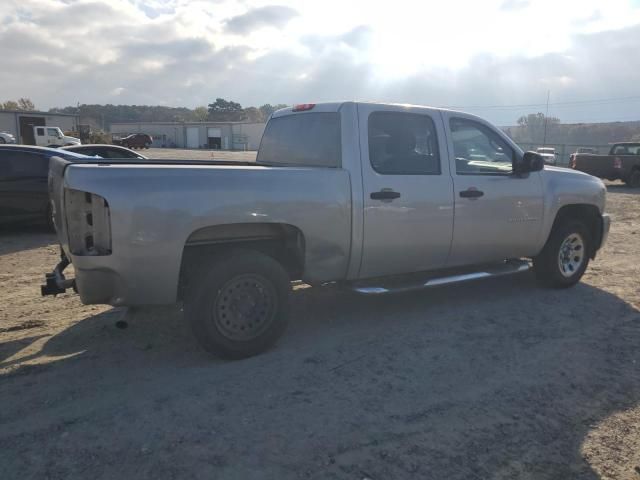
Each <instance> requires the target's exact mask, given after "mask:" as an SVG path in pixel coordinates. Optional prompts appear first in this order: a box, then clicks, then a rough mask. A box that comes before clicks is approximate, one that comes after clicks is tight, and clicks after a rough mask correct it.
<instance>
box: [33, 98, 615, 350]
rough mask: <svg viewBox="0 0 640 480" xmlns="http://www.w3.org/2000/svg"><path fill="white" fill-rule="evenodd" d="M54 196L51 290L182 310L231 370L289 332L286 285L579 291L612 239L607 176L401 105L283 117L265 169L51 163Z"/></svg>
mask: <svg viewBox="0 0 640 480" xmlns="http://www.w3.org/2000/svg"><path fill="white" fill-rule="evenodd" d="M49 188H50V195H51V198H52V201H53V205H54V222H55V226H56V229H57V233H58V237H59V240H60V243H61V244H62V249H63V252H64V253H63V258H62V261H61V262H60V263H59V264H58V266H56V268H55V269H54V271H53V272H52V273H49V274H48V275H47V282H46V285H43V287H42V293H43V294H45V295H46V294H57V293H62V292H64V291H65V289H67V288H72V287H73V288H75V289H77V291H78V293H79V294H80V298H81V300H82V301H83V302H84V303H86V304H97V303H104V304H110V305H151V304H171V303H174V302H178V301H182V302H184V312H185V317H186V318H187V319H188V321H189V322H190V323H191V325H192V327H193V331H194V333H195V336H196V337H197V339H198V340H199V341H200V342H201V343H202V345H203V346H204V347H205V348H206V349H208V350H210V351H212V352H214V353H215V354H218V355H221V356H225V357H231V358H240V357H247V356H250V355H254V354H257V353H259V352H261V351H263V350H265V349H266V348H268V347H269V346H270V345H272V344H273V343H274V342H275V341H276V339H277V338H278V337H279V336H280V335H281V333H282V332H283V330H284V329H285V326H286V324H287V311H288V303H289V300H288V297H289V291H290V281H292V280H303V281H304V282H307V283H308V284H311V285H322V284H326V283H330V282H333V283H339V284H341V285H344V286H346V287H348V288H351V289H353V290H355V291H357V292H360V293H363V294H370V295H374V294H384V293H388V292H394V291H400V290H408V289H417V288H424V287H433V286H439V285H444V284H448V283H454V282H460V281H465V280H472V279H476V278H483V277H490V276H494V275H503V274H509V273H515V272H521V271H524V270H527V269H528V268H529V266H530V263H532V265H533V270H534V272H535V275H536V276H537V278H538V280H539V281H540V282H541V283H542V284H544V285H547V286H550V287H558V288H562V287H569V286H571V285H573V284H575V283H576V282H578V281H579V280H580V278H581V277H582V274H583V273H584V271H585V269H586V268H587V264H588V263H589V259H592V258H594V257H595V255H596V252H597V251H598V249H599V248H600V247H601V246H602V245H603V243H604V241H605V239H606V236H607V233H608V230H609V217H608V216H607V215H606V214H605V213H604V208H605V187H604V185H603V183H602V181H601V180H599V179H597V178H595V177H592V176H590V175H587V174H584V173H580V172H576V171H572V170H569V169H563V168H555V167H545V166H544V161H543V160H542V158H541V157H540V156H539V155H538V154H536V153H535V152H527V153H523V152H522V151H521V150H520V148H518V146H517V145H516V144H514V143H513V142H512V141H511V140H510V139H509V138H508V137H507V136H506V135H505V134H504V133H502V132H501V131H500V130H499V129H497V128H495V127H494V126H492V125H490V124H489V123H487V122H486V121H484V120H482V119H480V118H478V117H476V116H473V115H469V114H466V113H461V112H455V111H450V110H440V109H434V108H426V107H418V106H406V105H387V104H374V103H353V102H347V103H327V104H317V105H316V104H303V105H298V106H295V107H292V108H285V109H282V110H278V111H277V112H275V113H274V114H273V115H272V117H271V118H270V120H269V122H268V124H267V126H266V130H265V133H264V136H263V138H262V142H261V145H260V149H259V151H258V155H257V161H256V162H255V163H254V162H246V163H239V162H235V163H234V162H206V163H204V162H196V161H194V162H180V161H166V160H165V161H160V160H154V161H153V162H148V161H144V160H139V161H136V160H122V161H118V160H111V159H109V160H97V159H90V160H82V161H78V162H70V161H68V160H64V159H59V160H56V159H54V161H53V162H52V166H51V170H50V176H49ZM69 262H71V263H72V264H73V267H74V270H75V278H65V276H64V273H63V270H64V269H65V267H66V266H67V265H68V264H69Z"/></svg>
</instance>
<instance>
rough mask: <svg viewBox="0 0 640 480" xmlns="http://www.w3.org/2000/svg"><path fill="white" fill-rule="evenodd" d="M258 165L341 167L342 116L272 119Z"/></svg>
mask: <svg viewBox="0 0 640 480" xmlns="http://www.w3.org/2000/svg"><path fill="white" fill-rule="evenodd" d="M256 161H257V163H265V164H269V165H294V166H304V167H333V168H338V167H341V166H342V143H341V137H340V114H339V113H338V112H310V113H295V114H292V115H285V116H282V117H275V118H272V119H271V120H269V123H267V127H266V129H265V132H264V135H263V137H262V142H261V143H260V148H259V150H258V156H257V159H256Z"/></svg>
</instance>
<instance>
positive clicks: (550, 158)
mask: <svg viewBox="0 0 640 480" xmlns="http://www.w3.org/2000/svg"><path fill="white" fill-rule="evenodd" d="M536 152H538V154H539V155H540V156H541V157H542V158H543V159H544V163H545V164H546V165H555V164H556V163H558V154H557V153H556V149H555V148H551V147H540V148H538V149H537V150H536Z"/></svg>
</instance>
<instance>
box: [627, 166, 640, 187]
mask: <svg viewBox="0 0 640 480" xmlns="http://www.w3.org/2000/svg"><path fill="white" fill-rule="evenodd" d="M626 184H627V185H629V186H630V187H632V188H640V170H634V171H633V172H631V175H629V178H627V180H626Z"/></svg>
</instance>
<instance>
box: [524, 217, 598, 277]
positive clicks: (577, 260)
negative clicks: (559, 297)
mask: <svg viewBox="0 0 640 480" xmlns="http://www.w3.org/2000/svg"><path fill="white" fill-rule="evenodd" d="M590 251H591V236H590V234H589V229H588V228H587V227H586V225H585V224H584V223H583V222H581V221H579V220H568V221H565V222H563V223H561V224H558V225H556V226H555V227H554V228H553V230H552V231H551V235H550V236H549V239H548V240H547V244H546V245H545V246H544V248H543V250H542V252H540V255H538V256H537V257H535V258H534V259H533V269H534V272H535V274H536V278H537V280H538V281H539V282H540V283H541V284H542V285H544V286H546V287H552V288H567V287H571V286H573V285H575V284H576V283H578V282H579V281H580V278H582V275H583V274H584V272H585V270H586V269H587V266H588V265H589V252H590Z"/></svg>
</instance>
